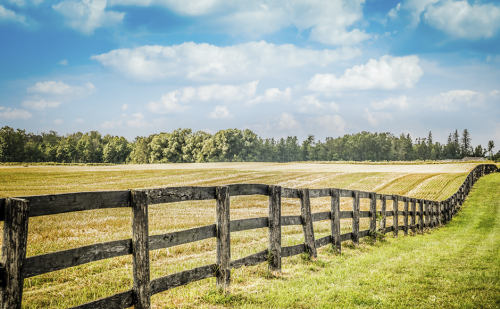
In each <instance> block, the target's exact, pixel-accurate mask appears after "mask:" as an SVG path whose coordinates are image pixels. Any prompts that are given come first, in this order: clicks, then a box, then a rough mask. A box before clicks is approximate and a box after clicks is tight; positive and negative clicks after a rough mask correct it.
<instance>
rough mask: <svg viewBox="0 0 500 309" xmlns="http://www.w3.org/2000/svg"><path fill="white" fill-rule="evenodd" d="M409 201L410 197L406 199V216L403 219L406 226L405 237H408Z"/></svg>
mask: <svg viewBox="0 0 500 309" xmlns="http://www.w3.org/2000/svg"><path fill="white" fill-rule="evenodd" d="M408 199H409V198H408V197H405V198H404V202H405V204H404V212H405V214H404V219H403V220H404V222H403V226H404V235H405V236H408V203H409V201H408Z"/></svg>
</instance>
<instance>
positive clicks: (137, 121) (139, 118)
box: [127, 113, 152, 128]
mask: <svg viewBox="0 0 500 309" xmlns="http://www.w3.org/2000/svg"><path fill="white" fill-rule="evenodd" d="M132 117H133V119H132V120H128V121H127V125H128V126H129V127H136V128H148V127H152V125H151V123H150V122H149V121H146V120H144V119H145V117H144V115H143V114H142V113H136V114H132Z"/></svg>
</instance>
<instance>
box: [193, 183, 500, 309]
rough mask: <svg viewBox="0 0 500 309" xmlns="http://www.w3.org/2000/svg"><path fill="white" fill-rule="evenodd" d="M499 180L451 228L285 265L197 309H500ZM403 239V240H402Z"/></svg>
mask: <svg viewBox="0 0 500 309" xmlns="http://www.w3.org/2000/svg"><path fill="white" fill-rule="evenodd" d="M499 189H500V174H498V173H495V174H492V175H488V176H486V177H483V178H481V179H480V180H479V181H478V182H477V183H476V185H475V186H474V188H473V190H472V192H471V194H470V196H469V197H468V199H467V200H466V202H465V204H464V206H463V208H462V210H461V211H460V213H459V214H458V215H457V216H455V218H453V220H452V221H451V222H449V223H448V224H447V225H446V226H443V227H441V228H439V229H436V230H434V231H431V232H428V233H425V234H424V235H416V236H407V237H404V236H399V237H398V238H393V237H392V235H390V236H389V235H388V236H387V238H386V241H382V242H380V241H378V242H376V243H370V242H369V241H365V242H364V243H363V244H361V245H360V246H359V247H358V248H353V249H349V248H348V247H346V250H344V253H342V255H334V254H333V253H329V250H323V251H320V252H319V259H318V260H317V261H309V260H307V259H305V258H304V259H301V258H300V257H295V258H291V259H288V260H286V259H285V260H284V275H283V276H282V277H281V278H271V279H268V280H267V281H266V283H265V284H263V285H259V286H251V285H250V286H249V287H248V288H247V289H238V288H236V287H235V289H234V290H235V291H234V292H233V293H232V294H230V295H229V296H224V295H221V294H220V293H218V292H216V291H215V292H214V291H210V292H208V293H207V294H206V295H204V296H202V297H200V301H199V302H198V303H197V304H196V306H201V307H235V308H500V190H499ZM400 234H402V232H401V233H400Z"/></svg>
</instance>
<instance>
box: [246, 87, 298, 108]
mask: <svg viewBox="0 0 500 309" xmlns="http://www.w3.org/2000/svg"><path fill="white" fill-rule="evenodd" d="M291 98H292V88H290V87H287V88H286V89H285V90H283V91H280V90H279V89H278V88H269V89H266V91H264V94H263V95H259V96H257V97H255V98H253V99H251V100H249V101H248V102H247V104H258V103H263V102H264V103H271V102H286V101H290V100H291Z"/></svg>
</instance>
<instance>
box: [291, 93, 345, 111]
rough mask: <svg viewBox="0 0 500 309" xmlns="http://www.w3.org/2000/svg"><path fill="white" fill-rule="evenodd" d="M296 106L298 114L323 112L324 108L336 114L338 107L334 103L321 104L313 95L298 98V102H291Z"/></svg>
mask: <svg viewBox="0 0 500 309" xmlns="http://www.w3.org/2000/svg"><path fill="white" fill-rule="evenodd" d="M293 103H294V104H295V105H298V107H299V112H301V113H310V112H318V111H322V112H324V108H327V107H328V108H330V109H331V110H333V111H335V112H337V111H338V110H339V106H338V105H337V103H335V102H329V103H328V102H322V101H320V100H319V99H318V98H317V97H316V96H315V95H305V96H302V97H300V98H299V99H298V100H295V101H294V102H293Z"/></svg>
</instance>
